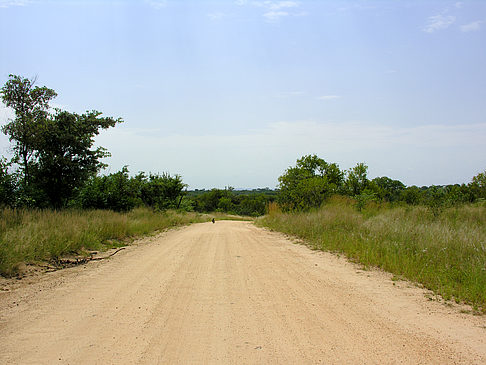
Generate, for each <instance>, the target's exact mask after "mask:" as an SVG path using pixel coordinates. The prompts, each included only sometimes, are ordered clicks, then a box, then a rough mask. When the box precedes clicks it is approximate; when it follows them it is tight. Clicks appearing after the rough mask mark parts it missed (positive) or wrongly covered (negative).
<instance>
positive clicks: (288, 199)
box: [277, 155, 486, 211]
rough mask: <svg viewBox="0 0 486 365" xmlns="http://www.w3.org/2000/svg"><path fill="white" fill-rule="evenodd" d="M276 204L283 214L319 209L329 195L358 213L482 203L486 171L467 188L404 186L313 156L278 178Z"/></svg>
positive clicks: (485, 195)
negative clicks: (350, 201)
mask: <svg viewBox="0 0 486 365" xmlns="http://www.w3.org/2000/svg"><path fill="white" fill-rule="evenodd" d="M278 180H279V193H278V199H277V201H278V203H279V206H280V208H281V209H282V210H284V211H305V210H309V209H311V208H318V207H320V206H321V205H322V204H323V203H324V202H325V201H326V200H327V199H328V198H330V197H331V196H333V195H344V196H350V197H352V198H354V199H355V200H356V205H357V208H358V209H361V208H362V207H363V206H364V205H365V204H366V203H367V202H369V201H380V202H389V203H406V204H410V205H426V206H429V207H430V208H432V209H433V210H434V211H435V210H437V209H440V208H441V207H446V206H453V205H457V204H463V203H472V202H477V201H481V200H484V199H486V171H485V172H482V173H479V174H477V175H476V176H474V177H473V178H472V181H471V182H470V183H468V184H455V185H445V186H435V185H434V186H423V187H417V186H409V187H407V186H405V185H404V184H403V183H402V182H400V181H398V180H393V179H391V178H389V177H386V176H384V177H376V178H374V179H371V180H370V179H369V178H368V166H366V165H365V164H364V163H358V164H357V165H356V166H355V167H353V168H351V169H349V170H341V169H340V168H339V166H338V165H337V164H336V163H328V162H326V161H325V160H323V159H322V158H319V157H318V156H316V155H307V156H303V157H302V158H300V159H298V160H297V163H296V166H295V167H289V168H288V169H287V170H286V171H285V173H284V174H283V175H282V176H280V177H279V179H278Z"/></svg>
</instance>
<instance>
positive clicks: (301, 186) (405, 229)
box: [257, 156, 486, 312]
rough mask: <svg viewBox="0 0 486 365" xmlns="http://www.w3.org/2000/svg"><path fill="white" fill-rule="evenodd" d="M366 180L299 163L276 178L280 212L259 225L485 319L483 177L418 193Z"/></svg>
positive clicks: (273, 208) (273, 207)
mask: <svg viewBox="0 0 486 365" xmlns="http://www.w3.org/2000/svg"><path fill="white" fill-rule="evenodd" d="M366 173H367V167H366V165H364V164H358V165H357V166H356V167H355V168H353V169H350V170H348V171H340V170H339V167H338V166H337V165H336V164H328V163H326V162H325V161H324V160H322V159H320V158H318V157H317V156H304V157H303V158H302V159H300V160H298V161H297V166H296V167H291V168H289V169H288V170H287V171H286V172H285V173H284V175H282V176H281V177H280V178H279V181H280V186H279V187H280V194H279V195H278V199H277V201H278V204H277V203H272V204H269V208H268V215H266V216H265V217H263V218H260V219H259V220H257V224H259V225H261V226H266V227H269V228H271V229H274V230H277V231H280V232H284V233H287V234H290V235H294V236H296V237H300V238H302V239H304V240H305V241H307V242H308V243H309V244H310V245H311V246H312V247H313V248H314V249H319V250H326V251H331V252H337V253H343V254H345V255H346V256H347V257H348V258H350V259H351V260H352V261H355V262H357V263H360V264H362V265H364V266H366V267H368V266H374V267H379V268H382V269H383V270H386V271H388V272H391V273H393V274H395V278H406V279H409V280H412V281H414V282H416V283H420V284H422V285H423V286H424V287H426V288H428V289H431V290H433V291H434V292H435V293H437V294H439V295H441V296H442V297H444V298H445V299H454V300H456V301H457V302H465V303H469V304H471V305H473V307H474V308H475V309H477V310H479V311H482V312H486V202H485V200H484V198H485V197H486V172H483V173H479V174H478V175H477V176H475V177H474V178H473V179H472V181H471V182H470V183H469V184H467V185H466V184H463V185H457V186H456V185H453V186H433V187H423V188H417V187H411V188H407V187H405V186H404V185H403V184H401V183H400V182H396V181H393V180H391V179H389V178H376V179H373V180H368V178H367V174H366ZM412 197H413V199H412Z"/></svg>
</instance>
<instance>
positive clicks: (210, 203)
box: [184, 187, 277, 217]
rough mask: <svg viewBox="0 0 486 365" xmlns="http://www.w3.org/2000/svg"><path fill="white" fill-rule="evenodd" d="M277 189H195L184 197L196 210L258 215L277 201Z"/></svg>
mask: <svg viewBox="0 0 486 365" xmlns="http://www.w3.org/2000/svg"><path fill="white" fill-rule="evenodd" d="M276 197H277V191H276V190H271V189H269V188H264V189H254V190H234V189H233V188H231V187H229V188H226V189H212V190H194V191H190V192H188V193H187V197H186V198H185V199H184V200H185V201H186V202H187V203H186V207H190V209H194V210H195V211H196V212H214V211H216V212H224V213H230V214H238V215H246V216H252V217H257V216H260V215H264V214H265V213H266V209H267V205H268V203H269V202H273V201H275V199H276Z"/></svg>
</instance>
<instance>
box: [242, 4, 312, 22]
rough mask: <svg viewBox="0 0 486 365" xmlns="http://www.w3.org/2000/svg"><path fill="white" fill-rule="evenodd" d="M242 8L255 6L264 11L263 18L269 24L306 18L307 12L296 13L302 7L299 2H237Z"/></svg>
mask: <svg viewBox="0 0 486 365" xmlns="http://www.w3.org/2000/svg"><path fill="white" fill-rule="evenodd" d="M235 3H236V4H237V5H240V6H245V5H249V6H253V7H257V8H262V9H264V12H263V14H262V16H263V17H264V18H265V19H266V20H267V21H269V22H277V21H279V20H280V19H282V18H285V17H288V16H304V15H307V13H306V12H302V11H300V12H298V13H297V12H295V11H294V10H297V9H298V8H299V7H300V3H299V2H297V1H247V0H237V1H236V2H235Z"/></svg>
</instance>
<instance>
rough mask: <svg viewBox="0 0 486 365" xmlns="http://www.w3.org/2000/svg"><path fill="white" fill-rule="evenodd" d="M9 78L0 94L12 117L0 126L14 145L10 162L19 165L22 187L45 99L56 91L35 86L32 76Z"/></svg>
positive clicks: (27, 177) (43, 116) (45, 111)
mask: <svg viewBox="0 0 486 365" xmlns="http://www.w3.org/2000/svg"><path fill="white" fill-rule="evenodd" d="M9 77H10V78H9V80H8V81H7V82H6V83H5V85H4V86H3V87H2V89H1V90H0V94H1V99H2V101H3V103H4V104H5V105H6V106H7V107H9V108H12V109H13V110H14V112H15V118H14V119H13V120H11V121H10V122H9V123H7V124H6V125H4V126H3V127H2V132H3V133H4V134H6V135H7V136H8V137H9V140H10V142H13V144H14V145H13V152H14V158H13V161H14V162H16V163H18V164H19V165H20V166H21V168H22V172H23V182H24V185H25V186H26V185H28V183H29V182H30V181H29V180H30V169H29V167H30V163H31V159H32V157H33V155H34V153H35V151H36V147H37V143H38V139H37V138H38V133H37V131H38V130H39V128H40V126H41V125H42V124H43V123H44V122H45V120H46V118H47V116H48V111H49V101H51V100H52V99H53V98H55V97H56V96H57V94H56V92H55V91H54V90H52V89H49V88H47V87H45V86H43V87H39V86H35V82H36V79H35V78H34V79H31V80H29V79H27V78H23V77H21V76H16V75H10V76H9Z"/></svg>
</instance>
